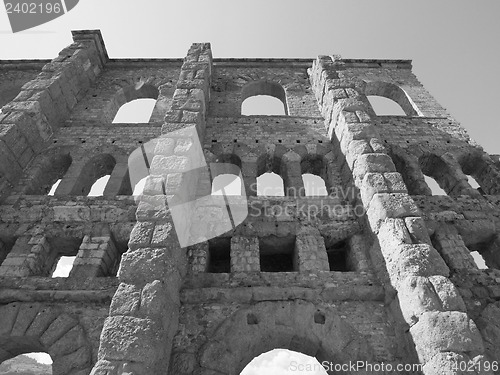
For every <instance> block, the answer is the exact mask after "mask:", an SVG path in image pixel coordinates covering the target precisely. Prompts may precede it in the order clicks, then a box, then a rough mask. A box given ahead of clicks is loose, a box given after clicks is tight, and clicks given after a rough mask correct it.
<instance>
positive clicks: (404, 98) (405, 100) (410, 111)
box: [365, 81, 421, 116]
mask: <svg viewBox="0 0 500 375" xmlns="http://www.w3.org/2000/svg"><path fill="white" fill-rule="evenodd" d="M365 95H366V96H367V97H369V96H380V97H384V98H387V99H390V100H392V101H394V102H396V103H397V104H398V105H399V106H400V107H401V110H402V111H403V112H404V114H405V115H406V116H421V113H420V111H419V110H418V108H417V106H416V105H415V103H414V102H413V100H412V99H411V98H410V97H409V96H408V94H407V93H406V92H405V91H404V90H403V89H402V88H401V87H399V86H397V85H395V84H393V83H389V82H384V81H368V82H366V88H365ZM375 112H376V113H377V111H375ZM377 114H379V113H377ZM382 115H383V114H382Z"/></svg>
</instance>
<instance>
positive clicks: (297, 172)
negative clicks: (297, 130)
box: [281, 151, 305, 197]
mask: <svg viewBox="0 0 500 375" xmlns="http://www.w3.org/2000/svg"><path fill="white" fill-rule="evenodd" d="M281 170H282V175H283V176H282V177H283V183H284V185H285V186H284V188H285V196H287V197H302V196H304V195H305V194H304V181H303V180H302V171H301V168H300V155H299V154H297V153H296V152H293V151H288V152H287V153H286V154H285V155H283V159H282V165H281Z"/></svg>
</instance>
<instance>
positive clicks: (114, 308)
mask: <svg viewBox="0 0 500 375" xmlns="http://www.w3.org/2000/svg"><path fill="white" fill-rule="evenodd" d="M211 64H212V56H211V51H210V45H209V44H193V45H192V46H191V48H190V49H189V52H188V54H187V56H186V58H185V59H184V64H183V66H182V68H181V74H180V78H179V81H178V82H177V88H176V90H175V93H174V97H173V102H172V109H171V110H170V111H169V112H168V113H167V115H166V117H165V123H164V124H163V127H162V135H161V137H160V138H159V139H158V140H157V143H156V148H155V155H154V157H153V160H152V162H151V170H150V172H151V175H150V176H149V177H148V179H147V181H146V187H145V191H144V195H143V196H141V197H140V199H141V200H140V202H139V207H138V209H137V212H136V217H137V223H136V225H135V227H134V229H133V230H132V233H131V234H130V240H129V250H128V251H127V252H126V253H125V254H123V256H122V260H121V264H120V270H119V272H118V278H119V280H120V286H119V287H118V290H117V291H116V293H115V296H114V297H113V300H112V302H111V307H110V314H109V317H108V318H107V319H106V321H105V323H104V328H103V331H102V334H101V343H100V347H99V354H98V362H97V364H96V365H95V366H94V368H93V370H92V373H91V374H92V375H108V374H111V373H113V374H114V373H119V374H121V373H136V374H161V373H168V368H169V363H170V357H171V348H172V340H173V337H174V335H175V334H176V332H177V328H178V319H179V307H180V301H179V291H180V287H181V284H182V278H183V277H184V275H185V273H186V268H187V255H186V248H185V247H184V248H182V247H181V245H180V242H182V241H183V240H185V239H186V238H189V234H190V217H189V213H190V212H189V210H190V209H192V208H193V207H192V206H189V202H190V201H191V200H194V199H195V193H196V191H195V190H196V183H197V178H198V173H197V170H196V165H199V164H201V162H202V161H201V160H197V159H199V158H202V157H203V156H202V155H203V154H202V153H201V156H200V151H201V150H199V149H198V148H199V145H200V138H202V136H203V134H204V129H205V108H206V106H207V103H208V98H209V87H210V74H211ZM197 145H198V148H197ZM193 167H194V168H195V171H193ZM198 172H199V171H198ZM164 191H165V193H166V194H167V196H165V195H163V194H164ZM175 202H187V204H186V205H182V207H181V208H179V207H178V206H174V205H173V204H172V203H175ZM169 203H170V205H169ZM181 210H187V211H186V212H180V211H181ZM192 212H194V211H191V215H192ZM174 216H175V218H174ZM174 220H175V227H174Z"/></svg>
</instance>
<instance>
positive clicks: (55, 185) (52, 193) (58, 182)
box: [47, 178, 62, 195]
mask: <svg viewBox="0 0 500 375" xmlns="http://www.w3.org/2000/svg"><path fill="white" fill-rule="evenodd" d="M61 181H62V179H61V178H60V179H59V180H57V181H56V182H55V183H54V185H52V187H51V188H50V190H49V192H48V193H47V195H54V193H55V192H56V190H57V188H58V187H59V184H60V183H61Z"/></svg>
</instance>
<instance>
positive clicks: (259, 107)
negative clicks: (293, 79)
mask: <svg viewBox="0 0 500 375" xmlns="http://www.w3.org/2000/svg"><path fill="white" fill-rule="evenodd" d="M241 114H242V115H245V116H251V115H264V116H270V115H271V116H272V115H278V116H280V115H281V116H283V115H288V108H287V104H286V94H285V90H284V89H283V87H282V86H281V85H279V84H278V83H275V82H269V81H257V82H250V83H248V84H247V85H246V86H244V87H243V89H242V91H241Z"/></svg>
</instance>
